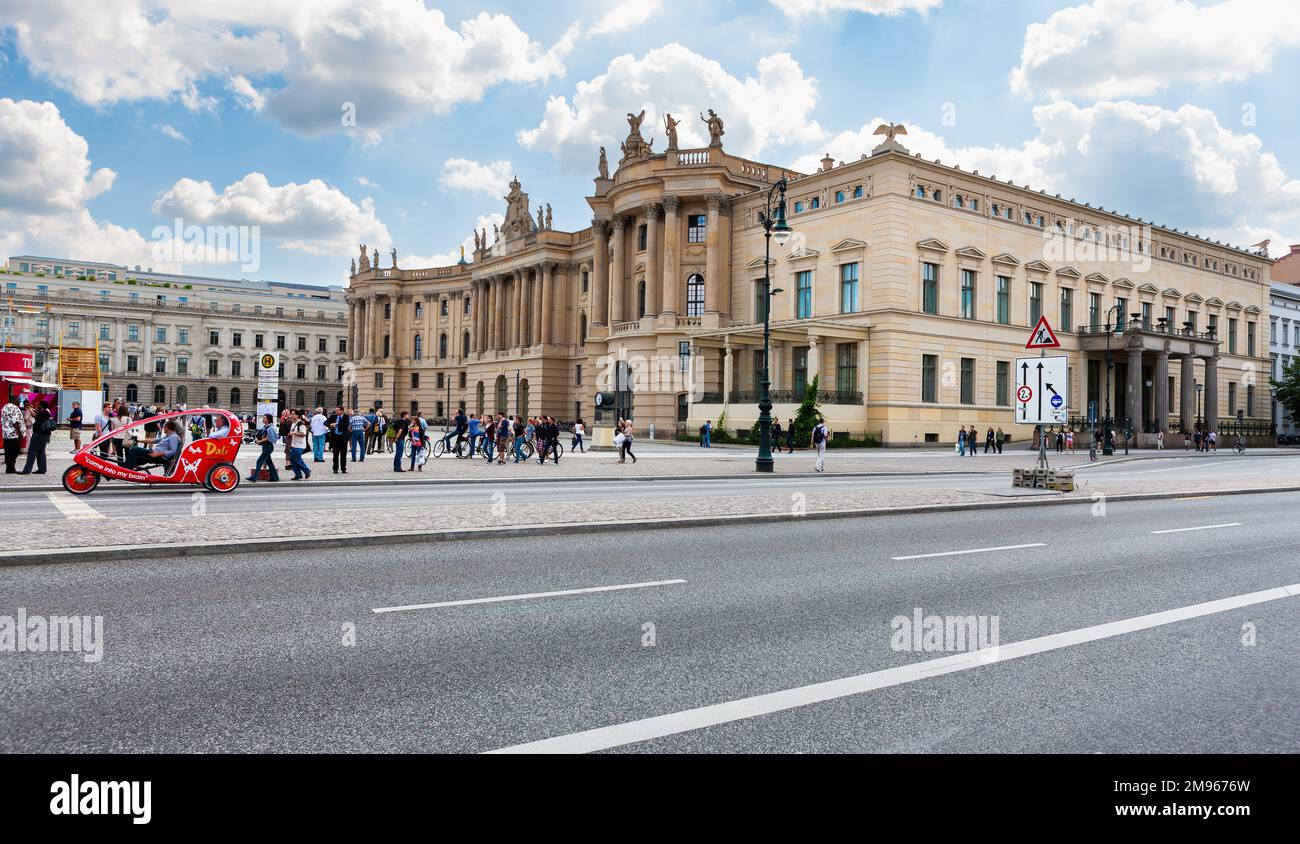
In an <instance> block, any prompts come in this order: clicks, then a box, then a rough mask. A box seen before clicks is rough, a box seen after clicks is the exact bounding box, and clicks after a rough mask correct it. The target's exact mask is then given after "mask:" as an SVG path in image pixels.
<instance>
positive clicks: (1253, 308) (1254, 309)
mask: <svg viewBox="0 0 1300 844" xmlns="http://www.w3.org/2000/svg"><path fill="white" fill-rule="evenodd" d="M1246 313H1248V314H1257V313H1260V310H1259V305H1251V306H1250V307H1248V308H1246Z"/></svg>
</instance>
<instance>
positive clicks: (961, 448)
mask: <svg viewBox="0 0 1300 844" xmlns="http://www.w3.org/2000/svg"><path fill="white" fill-rule="evenodd" d="M957 456H958V457H965V456H966V426H965V425H962V426H961V430H960V431H958V432H957Z"/></svg>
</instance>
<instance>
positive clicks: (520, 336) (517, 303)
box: [510, 270, 526, 348]
mask: <svg viewBox="0 0 1300 844" xmlns="http://www.w3.org/2000/svg"><path fill="white" fill-rule="evenodd" d="M514 283H515V289H514V303H513V304H514V312H515V321H514V331H513V332H512V334H511V338H512V340H513V342H512V343H511V344H510V345H512V346H514V347H516V348H517V347H519V346H522V345H523V344H524V335H525V333H526V332H525V331H524V271H523V270H515V282H514Z"/></svg>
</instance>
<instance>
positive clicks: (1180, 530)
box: [1151, 522, 1241, 533]
mask: <svg viewBox="0 0 1300 844" xmlns="http://www.w3.org/2000/svg"><path fill="white" fill-rule="evenodd" d="M1226 527H1241V522H1227V523H1225V524H1221V525H1199V526H1197V527H1187V528H1166V529H1165V530H1153V531H1151V532H1152V533H1185V532H1186V531H1189V530H1214V529H1215V528H1226Z"/></svg>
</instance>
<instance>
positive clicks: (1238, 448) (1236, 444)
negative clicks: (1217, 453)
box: [1232, 437, 1246, 454]
mask: <svg viewBox="0 0 1300 844" xmlns="http://www.w3.org/2000/svg"><path fill="white" fill-rule="evenodd" d="M1232 450H1233V451H1235V452H1237V453H1238V454H1243V453H1244V452H1245V451H1246V443H1245V442H1243V441H1242V439H1241V437H1237V438H1236V439H1234V440H1233V441H1232Z"/></svg>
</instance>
